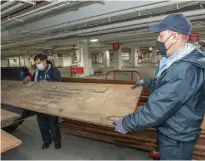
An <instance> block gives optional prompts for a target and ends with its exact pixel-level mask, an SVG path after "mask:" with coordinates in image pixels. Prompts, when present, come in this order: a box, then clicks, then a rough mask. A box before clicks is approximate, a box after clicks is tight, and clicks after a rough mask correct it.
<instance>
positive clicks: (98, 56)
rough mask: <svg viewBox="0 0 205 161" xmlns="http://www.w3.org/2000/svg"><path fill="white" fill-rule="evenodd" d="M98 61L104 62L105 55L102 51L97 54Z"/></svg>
mask: <svg viewBox="0 0 205 161" xmlns="http://www.w3.org/2000/svg"><path fill="white" fill-rule="evenodd" d="M97 62H98V63H102V62H103V55H102V53H99V54H97Z"/></svg>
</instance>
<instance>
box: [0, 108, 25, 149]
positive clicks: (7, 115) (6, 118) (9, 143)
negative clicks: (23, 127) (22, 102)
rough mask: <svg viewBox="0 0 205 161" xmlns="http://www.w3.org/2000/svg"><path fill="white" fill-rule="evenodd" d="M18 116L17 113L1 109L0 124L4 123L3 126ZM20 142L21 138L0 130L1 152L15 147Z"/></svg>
mask: <svg viewBox="0 0 205 161" xmlns="http://www.w3.org/2000/svg"><path fill="white" fill-rule="evenodd" d="M18 117H19V115H18V114H15V113H13V112H10V111H6V110H3V109H1V125H4V127H5V126H6V125H8V124H10V122H13V120H14V119H16V118H18ZM21 143H22V142H21V140H19V139H17V138H16V137H14V136H12V135H10V134H9V133H7V132H5V131H3V130H1V153H3V152H6V151H7V150H10V149H13V148H15V147H17V146H19V145H21Z"/></svg>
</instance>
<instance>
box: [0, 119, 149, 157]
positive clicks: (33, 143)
mask: <svg viewBox="0 0 205 161" xmlns="http://www.w3.org/2000/svg"><path fill="white" fill-rule="evenodd" d="M13 135H14V136H16V137H17V138H19V139H21V140H22V145H20V146H19V147H17V148H14V149H12V150H10V151H7V152H5V153H2V154H1V159H2V160H19V159H21V160H149V159H151V158H150V157H149V153H148V152H147V151H140V150H137V149H132V148H127V147H125V146H118V145H113V144H109V143H106V142H100V141H96V140H92V139H87V138H83V137H77V136H73V135H68V134H62V148H61V149H59V150H56V149H55V148H54V146H53V144H52V145H51V146H50V148H49V149H46V150H42V149H41V144H42V141H41V135H40V132H39V130H38V126H37V121H36V117H35V116H34V117H31V118H29V119H27V120H25V122H24V123H23V125H21V126H20V127H19V128H18V129H17V130H16V132H15V133H13Z"/></svg>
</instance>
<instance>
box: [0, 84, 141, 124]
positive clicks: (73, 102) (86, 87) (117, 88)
mask: <svg viewBox="0 0 205 161" xmlns="http://www.w3.org/2000/svg"><path fill="white" fill-rule="evenodd" d="M1 90H2V91H1V92H2V99H1V103H3V104H8V105H14V106H17V107H19V108H23V109H27V110H31V111H36V112H40V113H46V114H50V115H55V116H59V117H62V118H68V119H74V120H79V121H86V122H90V123H95V124H100V125H101V124H102V125H105V126H111V127H114V125H113V122H114V121H116V120H118V119H119V118H121V117H122V116H124V115H127V114H130V113H133V112H134V111H135V108H136V105H137V103H138V100H139V97H140V94H141V91H142V88H137V89H135V90H132V89H131V86H130V85H119V84H95V83H68V82H66V83H64V82H40V83H39V82H29V83H28V84H26V85H23V83H22V82H20V81H2V82H1Z"/></svg>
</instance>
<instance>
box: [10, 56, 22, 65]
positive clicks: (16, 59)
mask: <svg viewBox="0 0 205 161" xmlns="http://www.w3.org/2000/svg"><path fill="white" fill-rule="evenodd" d="M19 65H20V64H19V57H11V58H9V66H10V67H19Z"/></svg>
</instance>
